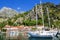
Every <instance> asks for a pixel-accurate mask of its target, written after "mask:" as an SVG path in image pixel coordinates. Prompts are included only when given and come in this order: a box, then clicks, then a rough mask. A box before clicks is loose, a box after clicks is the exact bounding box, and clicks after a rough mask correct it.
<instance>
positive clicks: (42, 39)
mask: <svg viewBox="0 0 60 40" xmlns="http://www.w3.org/2000/svg"><path fill="white" fill-rule="evenodd" d="M29 40H59V38H56V37H54V38H38V37H37V38H32V37H30V38H29Z"/></svg>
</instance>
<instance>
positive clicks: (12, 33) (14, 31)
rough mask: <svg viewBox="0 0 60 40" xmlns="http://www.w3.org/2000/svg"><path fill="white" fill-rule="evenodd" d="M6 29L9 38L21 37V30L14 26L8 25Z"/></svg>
mask: <svg viewBox="0 0 60 40" xmlns="http://www.w3.org/2000/svg"><path fill="white" fill-rule="evenodd" d="M4 29H6V37H7V38H17V37H18V36H19V28H18V27H14V26H8V25H6V26H5V27H4Z"/></svg>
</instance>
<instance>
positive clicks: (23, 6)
mask: <svg viewBox="0 0 60 40" xmlns="http://www.w3.org/2000/svg"><path fill="white" fill-rule="evenodd" d="M41 1H42V3H45V2H52V3H54V4H60V0H41ZM39 3H40V0H0V8H3V7H9V8H12V9H15V10H17V11H22V12H24V11H29V10H31V9H32V8H33V7H34V6H35V4H39Z"/></svg>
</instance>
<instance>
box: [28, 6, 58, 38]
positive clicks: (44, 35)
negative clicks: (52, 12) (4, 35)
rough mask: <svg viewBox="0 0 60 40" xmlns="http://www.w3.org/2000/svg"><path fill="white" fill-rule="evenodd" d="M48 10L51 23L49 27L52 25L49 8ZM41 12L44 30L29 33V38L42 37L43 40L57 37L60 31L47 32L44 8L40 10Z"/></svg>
mask: <svg viewBox="0 0 60 40" xmlns="http://www.w3.org/2000/svg"><path fill="white" fill-rule="evenodd" d="M46 9H47V14H48V21H49V25H50V18H49V12H48V7H47V8H46ZM40 11H41V14H42V23H43V30H36V31H29V32H28V35H29V37H41V38H53V37H55V36H56V35H57V32H58V31H56V30H46V29H45V27H44V17H43V12H42V6H41V8H40ZM36 27H37V6H36Z"/></svg>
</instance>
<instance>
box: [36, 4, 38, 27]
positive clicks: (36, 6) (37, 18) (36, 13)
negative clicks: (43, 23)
mask: <svg viewBox="0 0 60 40" xmlns="http://www.w3.org/2000/svg"><path fill="white" fill-rule="evenodd" d="M37 21H38V17H37V4H36V27H37V24H38V23H37Z"/></svg>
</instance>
